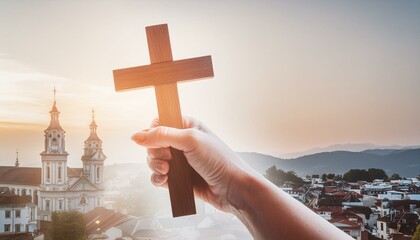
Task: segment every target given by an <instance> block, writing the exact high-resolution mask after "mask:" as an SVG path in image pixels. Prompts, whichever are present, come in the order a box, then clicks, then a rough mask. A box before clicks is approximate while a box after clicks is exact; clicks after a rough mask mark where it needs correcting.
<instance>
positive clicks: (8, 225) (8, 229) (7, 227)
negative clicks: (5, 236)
mask: <svg viewBox="0 0 420 240" xmlns="http://www.w3.org/2000/svg"><path fill="white" fill-rule="evenodd" d="M4 231H5V232H10V224H4Z"/></svg>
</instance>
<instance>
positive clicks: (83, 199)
mask: <svg viewBox="0 0 420 240" xmlns="http://www.w3.org/2000/svg"><path fill="white" fill-rule="evenodd" d="M84 204H87V200H86V197H85V196H82V197H81V198H80V205H84Z"/></svg>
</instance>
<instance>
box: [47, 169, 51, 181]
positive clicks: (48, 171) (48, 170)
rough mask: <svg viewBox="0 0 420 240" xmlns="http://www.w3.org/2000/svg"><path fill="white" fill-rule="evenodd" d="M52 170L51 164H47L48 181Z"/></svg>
mask: <svg viewBox="0 0 420 240" xmlns="http://www.w3.org/2000/svg"><path fill="white" fill-rule="evenodd" d="M50 172H51V169H50V166H47V181H49V180H50V177H51V176H50Z"/></svg>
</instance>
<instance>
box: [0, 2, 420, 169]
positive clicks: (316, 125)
mask: <svg viewBox="0 0 420 240" xmlns="http://www.w3.org/2000/svg"><path fill="white" fill-rule="evenodd" d="M419 22H420V2H418V1H404V2H396V1H390V0H389V1H369V2H366V1H322V2H316V1H274V0H272V1H260V2H255V1H243V2H241V4H235V3H233V2H225V1H212V2H203V3H202V2H197V1H190V0H185V1H177V2H171V1H153V2H148V1H123V2H120V1H118V2H116V1H88V2H86V1H72V2H64V1H59V2H52V1H37V2H32V1H8V0H6V1H1V2H0V165H13V163H14V160H15V151H16V148H19V152H20V160H21V164H22V166H37V165H36V164H38V163H39V162H40V156H39V153H40V152H42V151H43V140H44V139H43V130H44V129H45V128H47V126H48V123H49V113H48V112H49V111H50V109H51V107H52V103H53V88H54V86H55V87H56V88H57V107H58V109H59V111H60V112H61V114H60V122H61V125H62V127H63V128H64V130H65V131H66V139H67V143H66V147H67V151H68V152H69V154H70V155H69V165H70V166H75V167H76V166H81V161H80V157H81V156H82V154H83V142H84V140H85V139H86V138H87V137H88V136H89V124H90V122H91V110H92V108H95V112H96V122H97V124H98V135H99V137H100V138H101V139H102V140H103V147H104V153H105V155H107V156H108V159H107V160H106V161H105V163H106V164H112V163H120V162H136V161H138V160H140V161H144V159H145V156H146V153H145V150H144V149H142V148H140V147H138V146H136V145H135V144H134V143H132V142H131V140H130V136H131V135H132V134H133V133H135V132H136V131H139V130H142V129H145V128H148V126H149V123H150V122H151V121H152V119H153V118H155V117H156V116H157V109H156V103H155V96H154V91H153V89H150V88H149V89H145V90H137V91H129V92H123V93H115V91H114V86H113V77H112V70H114V69H119V68H126V67H133V66H140V65H147V64H149V63H150V61H149V54H148V50H147V42H146V33H145V29H144V28H145V27H146V26H149V25H156V24H161V23H168V25H169V33H170V38H171V44H172V51H173V57H174V59H175V60H178V59H185V58H192V57H199V56H204V55H212V59H213V65H214V73H215V77H214V78H213V79H210V80H203V81H194V82H188V83H183V84H179V85H178V86H179V91H180V101H181V108H182V111H183V114H185V115H188V116H192V117H195V118H197V119H199V120H201V121H202V122H204V123H205V124H206V125H208V126H209V127H210V128H211V129H212V130H213V131H214V132H215V133H216V134H217V135H218V136H220V138H221V139H223V140H224V141H225V142H226V143H227V144H228V145H229V146H231V147H232V148H233V149H234V150H235V151H238V152H245V151H246V152H260V153H264V154H270V155H273V156H282V155H286V154H290V153H300V152H305V151H307V150H310V149H314V148H324V147H326V146H331V145H335V144H346V143H352V144H359V143H370V144H375V145H378V146H390V145H401V146H413V145H415V146H417V145H420V124H419V123H420V111H418V109H419V104H418V103H419V102H420V94H418V93H419V92H420V79H419V77H420V66H419V63H420V44H418V43H419V42H420V25H419V24H418V23H419Z"/></svg>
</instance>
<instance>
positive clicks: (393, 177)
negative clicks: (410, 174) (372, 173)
mask: <svg viewBox="0 0 420 240" xmlns="http://www.w3.org/2000/svg"><path fill="white" fill-rule="evenodd" d="M400 179H402V178H401V177H400V175H399V174H398V173H394V174H392V176H391V177H390V178H389V180H400Z"/></svg>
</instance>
